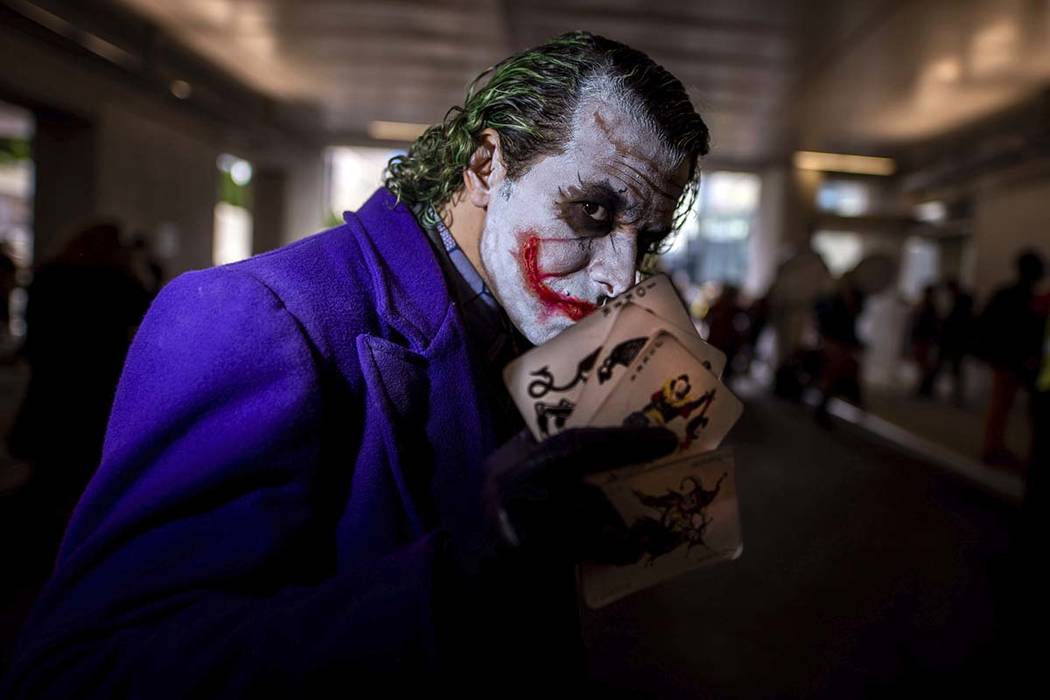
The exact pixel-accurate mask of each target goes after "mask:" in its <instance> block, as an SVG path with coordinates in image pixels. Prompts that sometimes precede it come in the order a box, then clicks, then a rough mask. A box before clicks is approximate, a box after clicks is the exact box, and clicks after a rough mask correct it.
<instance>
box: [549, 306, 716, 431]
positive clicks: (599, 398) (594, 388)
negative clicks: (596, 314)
mask: <svg viewBox="0 0 1050 700" xmlns="http://www.w3.org/2000/svg"><path fill="white" fill-rule="evenodd" d="M660 332H664V333H669V334H671V335H672V336H674V337H675V339H677V340H678V342H680V343H681V344H682V346H683V347H684V348H685V349H686V350H687V351H688V352H689V353H690V354H691V355H693V356H694V357H695V358H696V359H697V360H698V361H699V362H700V364H701V365H703V366H704V367H705V368H707V369H708V370H709V371H710V372H711V373H712V374H713V375H714V376H715V377H716V378H717V377H720V376H721V375H722V370H723V369H724V368H725V364H726V356H725V353H723V352H721V351H720V350H718V349H716V348H715V347H713V346H711V345H708V344H707V343H706V342H704V340H703V339H702V338H701V337H700V336H699V335H698V334H697V332H696V331H695V330H694V329H690V330H685V329H682V328H679V327H678V326H676V325H674V324H673V323H669V322H667V321H666V320H665V319H663V318H661V317H660V316H657V315H656V314H655V313H653V312H652V311H650V310H649V309H646V308H644V307H641V306H638V305H637V304H635V303H633V302H628V303H627V304H625V305H624V306H623V307H622V308H621V310H620V313H619V315H618V316H617V317H616V321H615V323H614V325H613V327H612V330H610V331H609V335H608V337H607V338H606V340H605V342H604V343H603V344H602V349H601V350H600V352H599V353H598V358H597V361H596V363H595V365H594V369H593V371H592V372H591V375H590V377H589V378H588V379H587V382H586V384H585V386H584V388H583V390H582V391H581V392H580V395H579V398H578V400H577V401H576V408H575V409H574V410H573V412H572V415H571V416H570V417H569V418H568V420H567V421H566V423H565V427H566V428H572V427H576V426H583V425H588V424H589V422H590V419H591V417H592V416H593V415H594V412H595V410H596V409H597V408H598V406H600V405H601V404H602V402H603V401H604V400H605V398H606V396H607V395H608V393H609V392H610V391H611V389H612V388H613V387H614V386H615V385H616V382H617V381H618V380H619V378H620V375H622V374H623V373H624V372H626V371H627V370H628V369H629V368H630V367H631V365H632V363H633V361H634V359H635V357H636V356H637V355H638V353H639V352H641V350H642V348H644V347H645V345H646V343H648V342H649V341H650V340H651V339H652V338H654V337H655V336H656V335H657V334H658V333H660Z"/></svg>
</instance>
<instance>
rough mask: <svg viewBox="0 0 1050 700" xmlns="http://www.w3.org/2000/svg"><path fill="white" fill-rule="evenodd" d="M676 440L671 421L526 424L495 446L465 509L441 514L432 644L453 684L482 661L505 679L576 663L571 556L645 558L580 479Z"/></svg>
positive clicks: (611, 560)
mask: <svg viewBox="0 0 1050 700" xmlns="http://www.w3.org/2000/svg"><path fill="white" fill-rule="evenodd" d="M677 442H678V441H677V438H676V437H675V435H674V433H672V432H671V431H670V430H667V429H666V428H577V429H572V430H566V431H565V432H563V433H560V434H558V435H556V436H554V437H552V438H550V439H548V440H545V441H543V442H542V443H537V442H536V440H535V439H534V438H533V437H532V436H531V435H530V434H529V433H528V432H527V431H523V432H521V433H519V434H518V435H516V436H515V437H514V438H512V439H510V440H509V441H508V442H506V443H505V444H503V445H502V446H501V447H500V448H499V449H497V450H496V451H495V452H493V453H492V455H490V457H489V458H488V460H487V462H486V464H485V469H486V471H485V475H484V483H483V484H479V486H480V493H473V494H464V493H463V492H462V491H461V492H460V494H461V495H466V496H467V497H466V499H465V502H464V505H466V503H469V504H470V506H471V508H467V509H466V510H471V511H472V512H469V513H467V512H462V511H461V510H459V509H457V511H456V515H458V516H460V517H459V518H453V517H446V518H445V519H444V522H443V529H444V531H445V533H446V535H447V538H446V539H445V540H444V541H443V546H444V550H443V553H442V557H441V559H440V560H439V561H440V562H441V567H440V568H439V569H438V570H437V571H436V572H435V591H434V600H435V608H434V610H435V612H434V619H435V629H436V630H437V634H438V639H439V644H438V646H439V648H440V649H441V653H442V654H443V660H442V664H443V666H444V667H445V668H446V669H449V673H450V676H452V677H456V678H457V683H458V682H459V681H461V680H462V677H466V676H469V675H471V674H473V675H476V674H477V673H478V669H488V673H489V677H490V678H491V679H493V680H499V681H501V682H505V680H506V678H507V676H508V674H510V673H513V672H520V671H522V670H528V671H529V672H530V673H531V672H533V671H535V670H537V669H540V668H542V669H543V670H544V672H545V673H553V674H554V676H555V677H557V675H558V672H557V669H562V670H564V669H565V668H568V667H570V666H571V667H574V668H575V666H576V665H580V664H582V660H581V659H580V658H577V656H578V655H579V654H580V653H582V651H581V650H582V639H580V638H579V630H578V621H577V619H576V616H577V601H576V595H575V594H576V588H575V583H576V581H575V567H574V566H573V565H574V564H575V563H577V562H581V561H597V562H602V563H608V564H628V563H633V562H635V561H637V560H638V557H639V555H640V551H639V545H638V543H637V542H635V541H634V538H633V537H631V536H630V533H629V532H628V530H627V527H626V525H625V524H624V522H623V519H622V518H621V517H620V515H619V513H618V512H617V511H616V509H615V508H614V507H613V506H612V504H611V503H609V501H608V500H607V499H606V497H605V494H604V493H603V492H602V490H601V489H600V488H598V487H595V486H591V485H589V484H587V483H586V482H585V481H584V476H585V475H587V474H591V473H595V472H600V471H605V470H610V469H616V468H618V467H624V466H628V465H631V464H638V463H641V462H647V461H651V460H654V459H658V458H660V457H663V456H664V455H666V454H668V453H670V452H672V451H673V450H674V449H675V447H676V445H677ZM465 661H466V662H467V663H468V665H467V666H463V665H461V664H463V663H464V662H465ZM581 667H582V666H581ZM453 669H454V670H453ZM468 670H469V673H468ZM519 680H521V679H519Z"/></svg>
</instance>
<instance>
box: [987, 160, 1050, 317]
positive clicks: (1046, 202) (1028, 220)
mask: <svg viewBox="0 0 1050 700" xmlns="http://www.w3.org/2000/svg"><path fill="white" fill-rule="evenodd" d="M973 247H974V251H973V253H974V267H973V283H974V288H975V290H976V292H977V298H978V300H979V301H980V302H984V301H986V300H987V299H988V295H989V294H990V293H991V292H992V291H994V290H995V288H996V287H999V286H1000V285H1002V284H1005V283H1007V282H1009V281H1011V280H1013V279H1014V276H1015V274H1014V258H1015V257H1016V256H1017V253H1018V251H1020V250H1021V249H1022V248H1026V247H1035V248H1036V249H1038V250H1040V251H1041V252H1042V254H1043V256H1044V258H1046V260H1047V261H1048V262H1050V178H1041V179H1038V180H1030V181H1027V182H1022V183H1016V184H1011V185H1005V184H1003V185H998V186H995V187H986V188H984V189H981V190H978V191H977V193H976V197H975V211H974V227H973Z"/></svg>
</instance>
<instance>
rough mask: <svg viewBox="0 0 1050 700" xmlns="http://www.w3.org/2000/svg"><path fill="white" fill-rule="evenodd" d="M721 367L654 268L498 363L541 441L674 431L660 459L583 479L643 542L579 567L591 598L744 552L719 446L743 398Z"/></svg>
mask: <svg viewBox="0 0 1050 700" xmlns="http://www.w3.org/2000/svg"><path fill="white" fill-rule="evenodd" d="M724 367H725V355H724V354H723V353H722V352H720V351H719V350H718V349H717V348H714V347H713V346H711V345H709V344H708V343H706V342H705V341H704V340H703V339H702V338H701V337H700V335H699V334H698V333H697V331H696V328H695V326H694V325H693V323H692V319H691V318H690V316H689V314H688V312H687V311H686V310H685V308H684V307H683V306H682V303H681V301H680V299H679V297H678V295H677V293H676V292H675V290H674V288H673V286H672V285H671V282H670V280H668V279H667V277H666V276H664V275H656V276H654V277H651V278H649V279H647V280H645V281H644V282H642V283H640V284H638V285H636V286H634V287H632V288H631V289H629V290H627V291H626V292H624V293H623V294H621V295H620V296H618V297H616V298H615V299H612V300H610V301H609V302H608V303H607V304H606V305H605V306H603V307H601V308H600V309H598V310H597V311H595V312H594V313H592V314H590V315H589V316H587V317H586V318H584V319H582V320H581V321H580V322H579V323H577V324H575V325H574V326H571V327H570V328H568V329H567V330H565V331H564V332H562V333H561V334H560V335H558V336H556V337H555V338H554V339H553V340H551V341H549V342H547V343H544V344H543V345H541V346H539V347H537V348H534V349H532V350H530V351H529V352H527V353H525V354H524V355H522V356H521V357H519V358H517V359H516V360H515V361H514V362H512V363H510V365H508V366H507V368H506V369H505V370H504V375H503V376H504V381H505V382H506V384H507V387H508V388H509V390H510V395H511V397H512V398H513V399H514V402H515V404H516V405H517V407H518V410H519V411H521V414H522V416H523V417H524V418H525V422H526V424H527V425H528V427H529V430H531V431H532V433H533V435H534V436H535V437H536V439H537V440H544V439H546V438H548V437H550V436H552V435H555V434H557V433H559V432H561V431H562V430H566V429H569V428H574V427H583V426H599V427H614V426H621V425H622V426H639V427H644V426H663V427H666V428H668V429H670V430H671V431H672V432H674V433H675V435H676V436H677V437H678V448H677V449H676V450H675V451H674V452H673V453H672V454H671V455H669V456H667V457H665V458H663V459H661V460H658V461H656V462H652V463H648V464H640V465H633V466H630V467H626V468H623V469H617V470H610V471H607V472H602V473H598V474H595V475H593V476H592V477H589V481H590V482H591V483H593V484H594V485H596V486H598V487H600V488H601V489H602V490H603V491H604V493H605V495H606V498H608V499H609V501H610V503H612V505H613V506H614V507H615V508H616V509H617V511H618V512H619V513H620V515H621V517H622V518H623V520H624V523H625V524H626V525H627V527H628V529H629V531H630V533H631V536H632V537H634V538H636V541H637V543H638V545H639V550H640V551H641V552H642V555H641V558H640V559H639V561H637V562H635V563H633V564H628V565H626V566H599V565H593V564H585V565H583V566H582V567H581V570H580V580H581V588H582V591H583V597H584V600H585V601H586V602H587V604H588V605H589V606H591V607H595V608H596V607H601V606H603V605H606V604H608V603H611V602H613V601H615V600H617V599H619V598H622V597H623V596H626V595H628V594H630V593H633V592H635V591H638V590H641V589H644V588H648V587H649V586H652V585H655V584H657V583H660V582H662V581H665V580H668V579H670V578H673V577H675V576H678V575H680V574H682V573H685V572H687V571H690V570H692V569H695V568H697V567H700V566H705V565H708V564H711V563H715V562H718V561H725V560H727V559H734V558H736V557H737V556H739V555H740V552H741V551H742V544H741V537H740V525H739V518H738V514H737V494H736V483H735V476H734V462H733V455H732V452H731V450H728V449H723V450H719V449H718V447H719V445H720V444H721V442H722V439H723V438H724V437H725V436H726V434H727V433H728V432H729V430H730V429H731V428H732V427H733V424H734V423H736V421H737V419H738V418H739V417H740V413H741V411H742V408H743V407H742V405H741V403H740V401H739V400H738V399H737V398H736V397H735V396H734V395H733V394H732V392H730V391H729V389H728V388H727V387H726V386H725V385H724V384H723V383H722V381H721V376H722V370H723V368H724Z"/></svg>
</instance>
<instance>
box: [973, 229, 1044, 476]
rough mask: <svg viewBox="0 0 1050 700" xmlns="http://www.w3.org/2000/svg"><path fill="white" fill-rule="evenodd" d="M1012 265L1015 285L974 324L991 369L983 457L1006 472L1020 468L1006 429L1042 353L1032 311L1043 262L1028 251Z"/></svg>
mask: <svg viewBox="0 0 1050 700" xmlns="http://www.w3.org/2000/svg"><path fill="white" fill-rule="evenodd" d="M1015 266H1016V270H1017V277H1016V279H1015V281H1014V282H1013V283H1012V284H1009V285H1006V286H1004V287H1001V288H1000V289H998V290H997V291H996V292H995V294H994V295H993V296H992V298H991V299H990V300H989V301H988V304H987V305H986V306H985V307H984V310H983V311H982V312H981V316H980V320H979V323H978V336H979V339H980V347H981V358H982V359H983V360H985V361H986V362H987V363H988V364H989V365H990V366H991V368H992V388H991V393H990V395H989V399H988V408H987V412H986V414H985V425H984V448H983V454H982V458H983V459H984V461H985V463H987V464H988V465H989V466H995V467H1006V468H1019V467H1020V466H1021V460H1020V458H1019V457H1018V456H1017V455H1016V454H1014V453H1013V452H1011V451H1010V450H1009V449H1007V447H1006V438H1005V436H1006V424H1007V421H1008V419H1009V416H1010V410H1011V409H1012V408H1013V404H1014V399H1015V398H1016V396H1017V392H1018V391H1019V390H1021V389H1028V388H1030V387H1031V386H1032V384H1033V382H1034V381H1035V377H1036V372H1037V369H1038V366H1039V359H1040V356H1041V354H1042V349H1043V348H1042V344H1043V325H1042V319H1041V318H1040V316H1039V313H1038V311H1037V309H1036V299H1037V298H1036V285H1037V284H1038V283H1039V281H1040V280H1041V279H1042V278H1043V273H1044V269H1045V266H1044V262H1043V259H1042V257H1041V256H1040V255H1039V254H1038V253H1037V252H1035V251H1034V250H1026V251H1023V252H1022V253H1020V254H1019V255H1018V256H1017V259H1016V262H1015Z"/></svg>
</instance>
